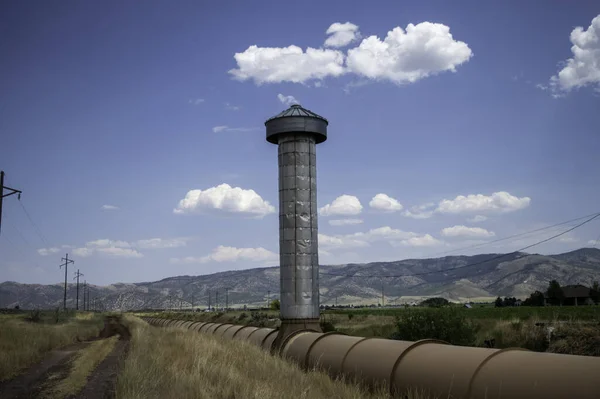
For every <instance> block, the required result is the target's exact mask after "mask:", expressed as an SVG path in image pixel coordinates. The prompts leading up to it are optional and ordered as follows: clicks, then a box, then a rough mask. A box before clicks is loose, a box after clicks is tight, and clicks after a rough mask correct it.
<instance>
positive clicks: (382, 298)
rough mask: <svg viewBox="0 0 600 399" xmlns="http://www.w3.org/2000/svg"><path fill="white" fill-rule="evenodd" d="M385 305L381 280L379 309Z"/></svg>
mask: <svg viewBox="0 0 600 399" xmlns="http://www.w3.org/2000/svg"><path fill="white" fill-rule="evenodd" d="M384 305H385V296H384V295H383V280H381V307H383V306H384Z"/></svg>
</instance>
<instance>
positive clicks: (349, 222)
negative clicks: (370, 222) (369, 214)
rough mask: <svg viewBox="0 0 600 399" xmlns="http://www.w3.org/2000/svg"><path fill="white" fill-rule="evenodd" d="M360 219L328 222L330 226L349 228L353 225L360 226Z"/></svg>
mask: <svg viewBox="0 0 600 399" xmlns="http://www.w3.org/2000/svg"><path fill="white" fill-rule="evenodd" d="M362 222H363V221H362V219H334V220H330V221H329V225H331V226H349V225H355V224H361V223H362Z"/></svg>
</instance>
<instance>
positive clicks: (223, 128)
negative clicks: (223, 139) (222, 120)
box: [212, 125, 258, 133]
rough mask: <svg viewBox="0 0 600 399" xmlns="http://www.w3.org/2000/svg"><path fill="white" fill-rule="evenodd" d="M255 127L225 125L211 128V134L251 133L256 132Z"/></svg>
mask: <svg viewBox="0 0 600 399" xmlns="http://www.w3.org/2000/svg"><path fill="white" fill-rule="evenodd" d="M257 129H258V128H255V127H229V126H227V125H221V126H215V127H213V128H212V131H213V133H221V132H251V131H253V130H257Z"/></svg>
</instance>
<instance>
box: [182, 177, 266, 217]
mask: <svg viewBox="0 0 600 399" xmlns="http://www.w3.org/2000/svg"><path fill="white" fill-rule="evenodd" d="M214 210H217V211H222V212H228V213H240V214H247V215H250V216H257V217H263V216H265V215H268V214H270V213H274V212H275V207H274V206H272V205H271V204H270V203H269V202H268V201H265V200H264V199H262V198H261V196H260V195H258V194H257V193H256V192H255V191H254V190H245V189H242V188H240V187H231V186H230V185H229V184H225V183H224V184H221V185H219V186H216V187H211V188H209V189H206V190H190V191H188V193H187V194H186V195H185V198H184V199H182V200H181V201H179V205H178V206H177V208H175V209H174V210H173V212H174V213H177V214H184V213H201V212H203V211H214Z"/></svg>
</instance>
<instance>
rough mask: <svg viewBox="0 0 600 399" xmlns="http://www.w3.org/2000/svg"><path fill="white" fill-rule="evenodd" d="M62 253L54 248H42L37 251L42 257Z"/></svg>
mask: <svg viewBox="0 0 600 399" xmlns="http://www.w3.org/2000/svg"><path fill="white" fill-rule="evenodd" d="M58 251H60V248H56V247H52V248H40V249H38V250H37V252H38V254H40V255H42V256H48V255H50V254H55V253H57V252H58Z"/></svg>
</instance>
